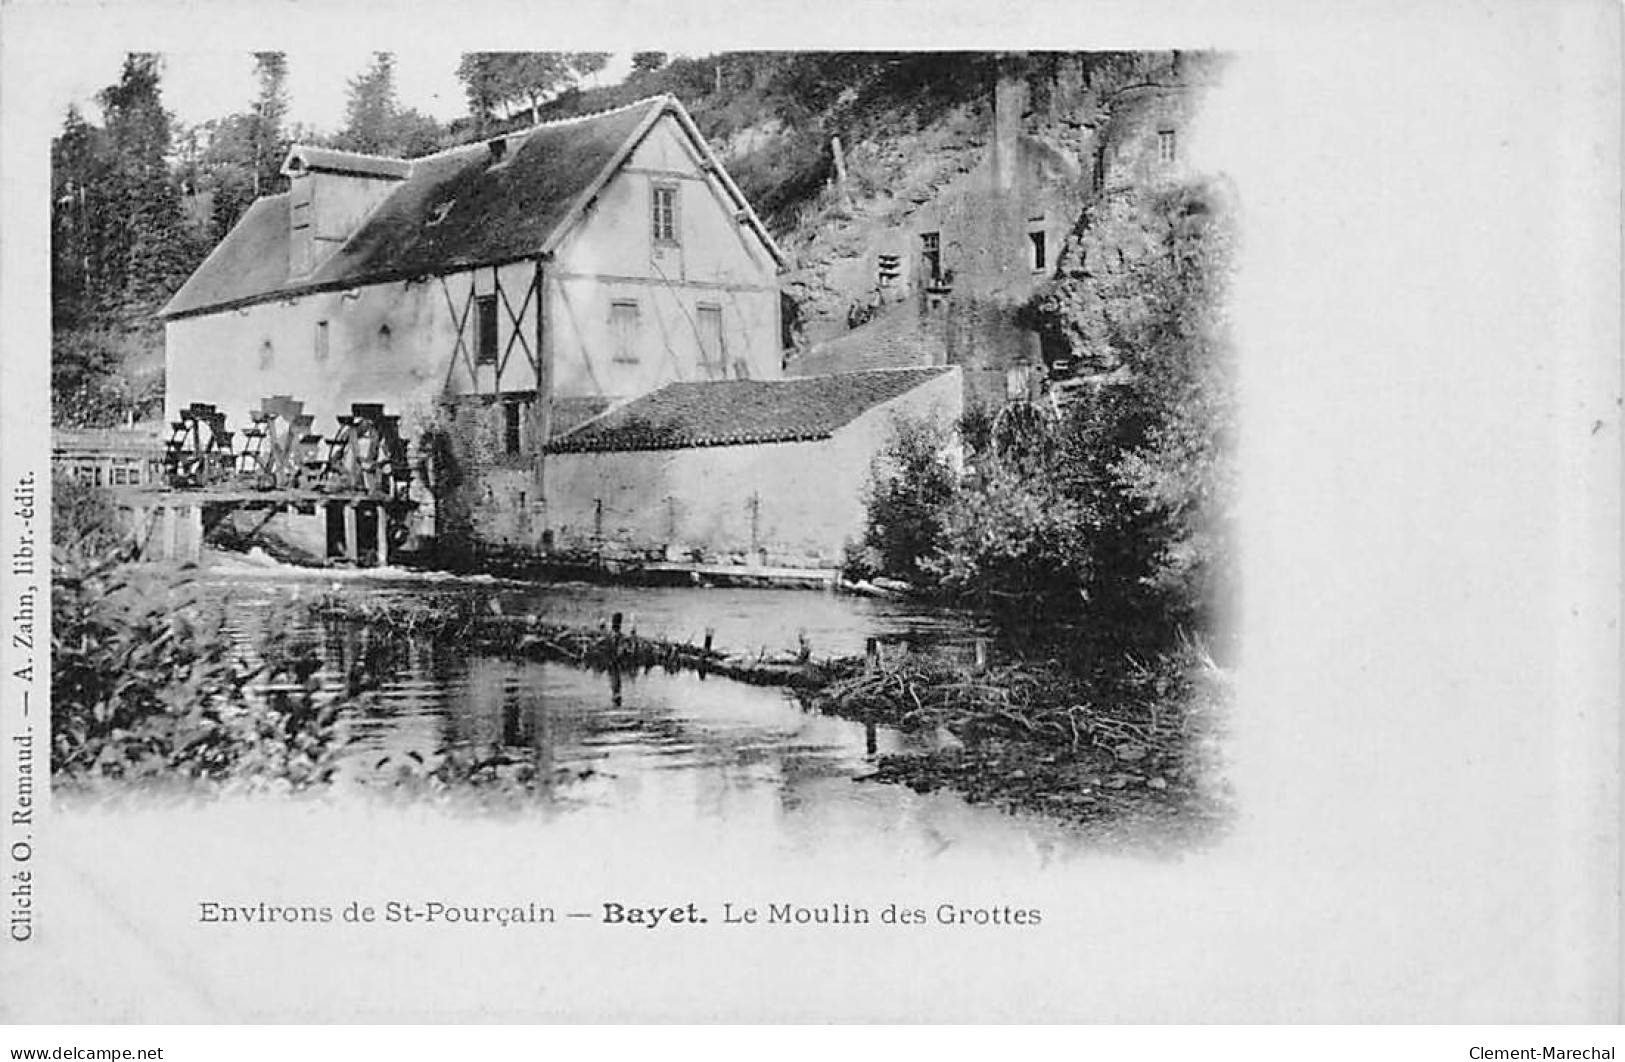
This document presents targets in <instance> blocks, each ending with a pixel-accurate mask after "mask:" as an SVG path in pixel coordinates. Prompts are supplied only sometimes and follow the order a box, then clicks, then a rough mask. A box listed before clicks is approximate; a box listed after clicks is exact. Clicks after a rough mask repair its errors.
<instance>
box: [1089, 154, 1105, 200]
mask: <svg viewBox="0 0 1625 1062" xmlns="http://www.w3.org/2000/svg"><path fill="white" fill-rule="evenodd" d="M1091 183H1092V184H1093V185H1094V190H1095V191H1097V192H1098V191H1100V190H1101V189H1102V188H1104V187H1106V148H1105V146H1104V145H1102V147H1101V148H1100V150H1099V151H1096V152H1095V172H1094V175H1093V180H1092V181H1091Z"/></svg>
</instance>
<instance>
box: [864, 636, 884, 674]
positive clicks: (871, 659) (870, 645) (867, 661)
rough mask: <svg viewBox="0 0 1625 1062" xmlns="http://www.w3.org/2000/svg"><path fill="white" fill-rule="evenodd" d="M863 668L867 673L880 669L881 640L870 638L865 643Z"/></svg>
mask: <svg viewBox="0 0 1625 1062" xmlns="http://www.w3.org/2000/svg"><path fill="white" fill-rule="evenodd" d="M863 667H864V670H865V671H874V670H875V669H877V668H879V667H880V639H879V638H870V639H869V640H868V641H866V642H864V643H863Z"/></svg>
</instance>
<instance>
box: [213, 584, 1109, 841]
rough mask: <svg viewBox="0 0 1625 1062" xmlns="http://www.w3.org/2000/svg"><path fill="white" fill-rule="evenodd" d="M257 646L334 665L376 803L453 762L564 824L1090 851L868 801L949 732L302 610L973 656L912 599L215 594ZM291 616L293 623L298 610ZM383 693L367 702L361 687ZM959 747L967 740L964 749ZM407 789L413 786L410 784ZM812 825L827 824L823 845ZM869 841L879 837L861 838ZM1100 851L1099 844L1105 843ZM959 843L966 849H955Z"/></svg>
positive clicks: (336, 688)
mask: <svg viewBox="0 0 1625 1062" xmlns="http://www.w3.org/2000/svg"><path fill="white" fill-rule="evenodd" d="M207 585H208V586H209V587H210V588H211V590H213V591H214V592H217V593H218V594H220V595H221V596H222V597H224V598H225V599H226V600H227V601H228V602H229V605H230V608H229V614H230V616H231V617H232V619H231V621H230V622H231V624H232V628H233V630H234V633H235V635H236V636H237V638H238V640H239V643H240V645H241V646H242V647H243V649H244V650H245V651H252V649H253V647H254V646H255V645H257V644H258V643H259V641H260V640H261V638H262V637H263V635H264V633H265V628H266V626H267V624H270V623H275V624H277V625H280V626H283V627H285V628H289V629H291V630H293V632H294V633H296V634H299V635H301V636H303V637H305V638H308V639H309V640H310V641H312V642H313V643H314V644H316V645H317V646H318V647H319V651H320V654H321V659H322V669H321V670H320V671H319V672H318V675H317V678H318V679H319V681H320V682H321V684H322V687H323V691H324V694H325V695H327V696H332V697H335V698H342V699H343V701H344V703H345V704H346V706H347V707H346V708H345V710H344V712H343V714H342V715H341V717H340V722H339V737H340V740H341V741H342V743H343V748H344V752H343V755H342V758H341V762H340V768H339V771H338V778H339V780H340V781H341V782H349V783H363V784H365V785H366V786H368V787H371V788H374V789H376V788H377V787H378V786H379V784H380V783H382V784H384V785H385V786H386V787H387V786H388V785H389V784H391V783H392V782H394V781H395V780H396V779H398V777H399V776H400V774H401V773H402V768H407V769H409V770H410V769H415V768H414V765H422V764H425V763H434V762H437V761H436V760H435V757H436V756H437V755H439V754H442V753H446V752H448V751H453V752H455V753H457V754H459V755H462V756H464V757H467V759H466V760H465V762H476V761H482V760H491V761H496V762H497V763H499V764H501V765H503V766H516V765H520V764H524V765H533V766H534V768H535V775H534V782H533V783H532V785H531V786H530V790H533V791H534V795H533V796H527V798H526V799H527V800H533V801H534V804H535V806H536V807H538V808H540V809H541V810H543V811H545V812H547V813H549V814H569V813H572V812H579V811H582V810H584V809H592V810H595V811H597V812H607V813H612V814H615V815H617V816H619V815H623V814H643V813H649V814H659V815H670V814H671V813H672V811H673V809H674V808H683V809H686V810H685V811H684V814H685V815H688V816H694V817H697V818H698V819H700V820H713V819H714V820H719V821H721V822H724V823H727V824H729V825H730V826H731V825H733V824H736V823H738V824H746V823H748V824H750V828H751V829H756V830H764V831H769V832H770V833H772V832H775V831H777V832H782V833H785V834H786V835H787V836H788V835H792V834H794V833H796V832H797V831H801V830H806V829H813V830H815V831H816V830H822V829H826V828H828V827H829V824H831V823H840V824H842V825H841V827H840V828H842V829H845V828H848V827H851V828H860V829H866V828H869V826H873V825H875V824H881V828H882V829H888V830H889V829H903V830H905V831H912V832H915V833H920V832H921V831H923V833H924V835H926V836H929V837H930V838H933V839H934V840H933V841H932V842H931V843H937V842H938V841H939V840H940V839H941V838H943V837H954V838H965V837H969V836H972V835H974V836H976V837H978V839H979V842H987V841H992V842H993V843H994V844H995V846H996V847H997V846H1002V845H1003V844H1005V843H1017V844H1019V845H1020V846H1021V847H1028V846H1029V845H1030V844H1031V843H1032V842H1034V841H1040V842H1041V843H1042V844H1044V845H1046V846H1047V845H1048V844H1050V843H1053V842H1057V841H1059V842H1067V841H1070V840H1075V839H1076V838H1075V835H1074V834H1073V833H1072V832H1071V831H1070V830H1069V828H1068V827H1066V826H1064V825H1063V824H1061V823H1059V822H1054V821H1051V820H1048V819H1046V818H1044V817H1043V816H1040V815H1032V814H1012V813H1009V812H1005V811H1000V810H997V809H994V808H991V807H987V806H973V805H970V804H967V803H966V802H965V801H964V800H963V799H961V798H960V797H959V796H957V795H954V794H952V793H949V792H946V791H939V792H936V793H931V794H919V793H915V792H913V791H911V790H909V789H907V788H905V787H902V786H898V785H889V784H879V783H870V782H864V781H863V779H864V777H865V776H866V775H868V774H871V773H872V772H873V771H874V769H875V766H876V764H877V761H878V758H879V757H881V756H885V755H887V754H892V753H904V752H924V751H929V750H930V749H932V748H933V747H935V746H936V744H937V742H938V741H939V740H941V737H940V736H939V735H936V734H933V733H929V732H926V733H919V732H913V733H905V732H901V731H898V730H894V729H891V728H888V727H884V726H874V725H869V726H865V725H864V724H862V723H858V722H852V721H849V720H845V719H838V718H833V717H829V716H824V715H820V714H817V713H813V712H809V711H806V710H804V709H803V708H802V707H801V705H800V704H799V703H798V702H797V701H796V700H795V699H794V697H793V696H792V695H791V694H790V693H789V692H788V691H786V690H782V689H779V688H774V687H759V686H749V685H744V684H740V683H737V682H733V681H730V680H727V679H722V678H718V677H716V676H710V677H706V676H702V675H699V674H695V673H692V672H680V673H668V672H666V671H663V670H659V669H656V670H651V671H646V672H632V673H626V674H607V673H603V672H597V671H590V670H584V669H581V668H577V667H573V666H569V665H566V664H559V663H543V662H536V661H529V660H516V659H508V658H504V657H497V656H491V655H485V654H481V653H470V652H467V651H465V650H464V649H463V648H462V647H460V646H458V645H455V644H445V643H442V642H436V641H434V640H432V639H429V638H414V639H406V640H402V639H398V638H397V639H387V638H383V637H381V636H379V635H377V634H375V633H373V632H370V631H368V630H365V629H362V628H358V627H354V626H349V625H344V624H337V623H322V622H320V621H317V620H315V619H313V618H312V617H310V616H309V614H308V613H307V612H306V611H305V610H304V609H302V608H300V607H298V606H299V605H300V604H302V603H303V602H308V601H310V600H311V599H313V598H314V597H316V596H318V595H321V594H323V593H327V592H330V591H336V592H339V593H342V594H343V595H345V596H346V597H349V598H352V599H359V600H378V601H399V600H402V599H410V600H414V601H423V602H445V601H447V600H459V599H460V600H463V601H465V602H467V601H471V602H472V603H473V604H474V605H475V606H476V607H478V608H480V609H482V610H489V611H500V612H502V613H505V614H509V615H535V616H538V617H541V618H544V619H547V620H554V621H561V622H570V623H577V624H588V625H590V624H594V623H607V622H608V621H609V617H610V616H611V615H613V614H614V613H617V612H619V613H621V615H622V618H623V623H624V624H625V625H626V626H627V627H629V628H632V629H636V630H637V631H638V632H639V633H642V634H645V635H649V636H653V637H659V638H666V639H673V640H679V641H681V640H692V641H694V642H696V643H697V642H699V641H701V640H702V639H703V638H704V636H705V634H706V632H707V631H709V632H711V633H712V635H713V638H714V645H715V647H716V648H718V649H721V650H724V651H728V652H733V653H739V652H747V653H754V652H766V653H779V652H783V651H786V650H790V649H794V648H795V647H796V646H797V644H798V641H799V640H800V639H802V638H805V639H807V641H808V642H810V643H811V645H812V648H813V651H814V653H816V654H818V655H820V656H833V655H845V654H857V653H862V652H863V651H864V647H865V643H866V641H867V640H868V639H869V638H871V637H874V638H879V639H881V640H882V641H883V642H887V643H895V642H900V641H906V642H910V643H913V644H933V645H943V644H949V645H952V644H959V643H967V644H968V643H969V642H971V641H973V640H974V639H975V638H977V637H978V636H980V635H982V634H983V633H985V631H984V630H983V629H982V628H981V627H979V625H978V624H977V622H976V620H975V619H974V617H972V616H969V615H967V614H963V613H956V612H953V611H950V610H944V609H940V608H930V607H925V606H921V605H917V604H912V603H908V602H903V601H896V600H879V599H872V598H863V597H849V596H843V595H837V594H833V593H821V592H815V591H805V590H760V589H721V588H715V589H690V588H643V587H628V586H603V585H595V584H586V583H557V584H545V585H542V584H526V583H518V582H511V581H501V580H492V579H489V578H483V577H481V578H473V579H461V578H450V577H426V578H418V579H407V578H402V579H391V578H388V577H376V576H374V577H365V578H357V577H354V576H350V577H346V578H342V579H340V580H337V581H335V580H333V579H332V578H331V577H329V576H325V575H322V576H317V575H305V576H296V575H293V574H292V573H290V572H288V571H278V572H274V573H268V574H256V573H254V572H237V573H232V574H228V575H212V576H210V577H209V580H208V584H207ZM290 606H292V607H290ZM362 674H364V675H365V676H367V680H366V681H365V682H364V683H362V689H361V692H360V693H359V695H357V693H356V689H357V687H355V686H353V685H351V684H352V682H353V681H354V676H357V675H362ZM950 740H951V739H950ZM397 784H398V783H397ZM812 823H819V824H822V825H818V826H812V825H810V824H812ZM862 823H868V824H869V826H864V825H861V824H862ZM1098 842H1099V837H1098V835H1097V836H1096V837H1095V838H1094V841H1093V842H1092V843H1098ZM949 843H952V842H949Z"/></svg>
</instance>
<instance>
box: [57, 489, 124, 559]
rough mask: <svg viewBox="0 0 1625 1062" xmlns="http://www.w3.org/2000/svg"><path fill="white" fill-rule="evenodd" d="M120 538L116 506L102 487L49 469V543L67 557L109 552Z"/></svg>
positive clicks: (78, 557) (110, 495)
mask: <svg viewBox="0 0 1625 1062" xmlns="http://www.w3.org/2000/svg"><path fill="white" fill-rule="evenodd" d="M123 540H124V533H123V531H122V530H121V528H120V526H119V518H118V509H117V507H115V506H114V504H113V496H112V494H110V493H109V492H108V490H107V488H106V487H98V486H96V485H95V484H92V483H85V482H82V481H81V480H79V479H78V478H77V477H75V476H72V475H69V474H68V473H66V472H64V471H62V470H61V469H58V468H53V469H52V470H51V545H52V546H54V547H55V548H56V549H58V550H61V551H63V552H64V553H65V555H67V556H68V557H70V558H74V559H76V560H78V561H81V562H82V561H83V560H84V559H85V558H88V557H98V556H103V555H108V554H111V553H112V552H113V551H114V550H116V549H117V548H118V547H119V545H120V543H121V542H122V541H123Z"/></svg>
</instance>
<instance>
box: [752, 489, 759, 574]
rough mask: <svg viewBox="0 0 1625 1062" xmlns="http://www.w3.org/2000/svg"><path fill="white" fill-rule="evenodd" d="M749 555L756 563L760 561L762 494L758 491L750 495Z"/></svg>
mask: <svg viewBox="0 0 1625 1062" xmlns="http://www.w3.org/2000/svg"><path fill="white" fill-rule="evenodd" d="M750 556H751V560H752V561H754V562H755V563H756V564H758V565H760V564H761V563H762V495H761V493H760V492H758V491H752V492H751V495H750Z"/></svg>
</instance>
